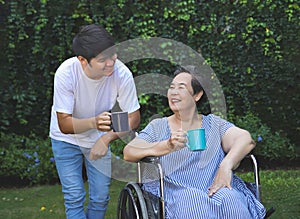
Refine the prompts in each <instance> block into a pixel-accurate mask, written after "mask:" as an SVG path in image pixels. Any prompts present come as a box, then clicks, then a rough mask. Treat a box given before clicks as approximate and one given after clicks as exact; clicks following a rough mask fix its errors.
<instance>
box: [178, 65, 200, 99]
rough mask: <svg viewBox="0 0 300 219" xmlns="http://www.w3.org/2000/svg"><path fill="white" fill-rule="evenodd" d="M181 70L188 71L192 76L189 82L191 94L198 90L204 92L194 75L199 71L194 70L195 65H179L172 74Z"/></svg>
mask: <svg viewBox="0 0 300 219" xmlns="http://www.w3.org/2000/svg"><path fill="white" fill-rule="evenodd" d="M183 72H185V73H188V74H190V75H191V76H192V81H191V84H192V89H193V94H197V93H199V92H200V91H203V92H204V89H203V87H202V85H201V84H200V82H199V80H198V79H197V78H196V77H195V75H196V74H199V72H198V71H197V70H196V66H193V65H187V66H179V67H178V68H177V69H176V70H175V72H174V76H176V75H178V74H180V73H183Z"/></svg>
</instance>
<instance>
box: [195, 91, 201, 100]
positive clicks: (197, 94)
mask: <svg viewBox="0 0 300 219" xmlns="http://www.w3.org/2000/svg"><path fill="white" fill-rule="evenodd" d="M202 96H203V90H202V91H199V92H198V93H196V94H194V99H195V102H197V101H198V100H200V99H201V97H202Z"/></svg>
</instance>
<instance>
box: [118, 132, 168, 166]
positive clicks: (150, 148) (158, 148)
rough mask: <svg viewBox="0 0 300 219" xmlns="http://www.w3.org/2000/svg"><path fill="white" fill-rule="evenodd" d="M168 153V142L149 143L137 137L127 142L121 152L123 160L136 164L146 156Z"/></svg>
mask: <svg viewBox="0 0 300 219" xmlns="http://www.w3.org/2000/svg"><path fill="white" fill-rule="evenodd" d="M170 152H171V148H169V147H168V140H165V141H160V142H154V143H149V142H147V141H145V140H143V139H141V138H138V137H136V138H135V139H133V140H132V141H131V142H129V143H128V144H127V145H126V146H125V148H124V150H123V154H124V160H127V161H131V162H137V161H139V160H141V159H142V158H144V157H148V156H162V155H165V154H167V153H170Z"/></svg>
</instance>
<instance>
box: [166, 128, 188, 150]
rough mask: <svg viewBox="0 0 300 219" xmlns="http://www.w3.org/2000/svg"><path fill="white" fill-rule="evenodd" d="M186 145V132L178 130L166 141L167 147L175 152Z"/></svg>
mask: <svg viewBox="0 0 300 219" xmlns="http://www.w3.org/2000/svg"><path fill="white" fill-rule="evenodd" d="M185 144H186V132H185V131H183V130H182V129H178V130H177V131H175V132H172V134H171V138H170V139H169V140H168V142H167V145H168V147H169V148H170V149H171V150H172V151H177V150H180V149H182V148H184V147H185Z"/></svg>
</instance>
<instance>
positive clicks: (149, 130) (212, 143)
mask: <svg viewBox="0 0 300 219" xmlns="http://www.w3.org/2000/svg"><path fill="white" fill-rule="evenodd" d="M202 118H203V120H202V128H204V129H205V137H206V145H207V149H206V150H204V151H193V152H191V151H189V149H188V148H187V147H185V148H183V149H181V150H179V151H175V152H172V153H169V154H167V155H164V156H161V157H160V162H161V164H162V167H163V171H164V187H165V192H164V193H165V194H164V197H165V211H166V218H168V219H183V218H186V219H201V218H203V219H208V218H216V219H217V218H219V219H247V218H264V215H265V208H264V206H263V205H262V204H261V203H260V202H259V201H258V200H257V199H256V198H255V196H254V195H253V193H252V192H251V191H250V190H249V189H248V188H247V187H246V185H245V183H244V182H243V180H242V179H240V178H239V177H237V176H236V175H233V178H232V183H231V185H232V188H233V189H232V190H229V189H228V188H222V189H220V190H219V191H218V192H217V193H216V194H214V195H213V196H212V197H209V196H208V188H209V186H211V185H212V183H213V180H214V177H215V175H216V172H217V169H218V167H219V165H220V163H221V161H222V160H223V158H224V156H225V153H224V151H223V149H222V146H221V140H222V137H223V135H224V134H225V132H226V131H227V130H228V129H229V128H230V127H232V126H234V125H233V124H232V123H230V122H228V121H226V120H224V119H221V118H220V117H218V116H215V115H213V114H209V115H207V116H203V117H202ZM138 137H139V138H142V139H144V140H146V141H147V142H158V141H163V140H166V139H169V138H170V137H171V130H170V127H169V124H168V120H167V118H166V117H164V118H161V119H155V120H152V121H151V122H150V123H149V124H148V125H147V127H146V128H145V129H144V130H142V131H141V132H140V133H139V136H138ZM143 189H145V190H146V191H149V192H151V193H153V194H155V195H157V196H160V195H159V193H160V192H159V182H158V181H157V180H154V181H150V182H147V183H145V184H144V186H143Z"/></svg>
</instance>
